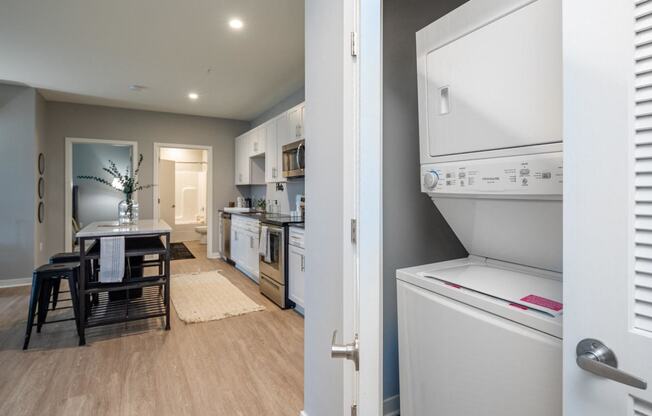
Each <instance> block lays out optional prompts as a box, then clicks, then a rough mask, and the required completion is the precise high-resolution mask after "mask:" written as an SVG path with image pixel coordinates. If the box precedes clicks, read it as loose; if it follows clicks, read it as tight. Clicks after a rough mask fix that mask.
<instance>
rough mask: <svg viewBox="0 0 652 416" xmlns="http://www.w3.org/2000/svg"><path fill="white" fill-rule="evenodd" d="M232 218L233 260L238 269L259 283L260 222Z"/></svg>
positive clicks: (245, 218) (241, 217)
mask: <svg viewBox="0 0 652 416" xmlns="http://www.w3.org/2000/svg"><path fill="white" fill-rule="evenodd" d="M232 218H233V221H232V226H231V260H233V261H234V262H235V264H236V266H237V268H238V269H240V270H241V271H242V272H244V273H245V274H246V275H247V276H249V277H250V278H251V279H252V280H254V281H255V282H256V283H258V279H259V275H260V267H259V263H258V245H259V242H260V222H259V221H258V220H254V219H251V218H247V217H244V216H235V215H234V216H233V217H232Z"/></svg>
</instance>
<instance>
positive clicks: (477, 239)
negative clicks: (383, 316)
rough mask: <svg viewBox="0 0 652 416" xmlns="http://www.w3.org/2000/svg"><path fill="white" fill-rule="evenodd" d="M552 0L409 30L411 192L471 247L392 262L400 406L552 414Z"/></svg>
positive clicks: (508, 0)
mask: <svg viewBox="0 0 652 416" xmlns="http://www.w3.org/2000/svg"><path fill="white" fill-rule="evenodd" d="M561 33H562V32H561V0H492V1H487V0H471V1H470V2H468V3H465V4H464V5H463V6H461V7H460V8H458V9H456V10H454V11H453V12H451V13H449V14H448V15H446V16H444V17H443V18H441V19H439V20H437V21H436V22H434V23H432V24H431V25H429V26H427V27H426V28H424V29H422V30H421V31H419V32H418V33H417V67H418V86H419V132H420V146H421V180H422V191H423V192H424V193H426V194H428V195H429V196H430V197H431V199H432V200H433V202H434V204H435V205H436V206H437V208H438V209H439V211H440V212H441V213H442V215H443V216H444V218H445V219H446V221H447V222H448V224H449V225H450V226H451V228H452V229H453V231H454V232H455V234H456V235H457V237H458V238H459V240H460V241H461V242H462V244H463V245H464V247H465V248H466V249H467V251H468V252H469V257H468V258H465V259H458V260H453V261H448V262H441V263H436V264H430V265H424V266H418V267H413V268H408V269H402V270H398V271H397V279H398V280H397V296H398V326H399V365H400V386H401V392H400V393H401V395H400V399H401V414H402V415H404V416H424V415H434V416H480V415H482V416H517V415H518V416H521V415H524V414H527V415H529V416H560V415H561V413H562V410H561V406H562V403H561V399H562V397H561V392H562V375H561V372H562V348H561V346H562V319H563V304H562V300H563V299H562V193H563V158H562V65H561V58H562V55H561Z"/></svg>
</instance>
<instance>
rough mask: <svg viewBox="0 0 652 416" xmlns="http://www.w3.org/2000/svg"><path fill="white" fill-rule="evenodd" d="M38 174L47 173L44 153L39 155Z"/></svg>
mask: <svg viewBox="0 0 652 416" xmlns="http://www.w3.org/2000/svg"><path fill="white" fill-rule="evenodd" d="M38 173H39V174H40V175H43V174H44V173H45V155H44V154H43V153H39V154H38Z"/></svg>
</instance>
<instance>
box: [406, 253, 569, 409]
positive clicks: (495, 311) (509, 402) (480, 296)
mask: <svg viewBox="0 0 652 416" xmlns="http://www.w3.org/2000/svg"><path fill="white" fill-rule="evenodd" d="M397 277H398V282H397V296H398V305H399V307H398V327H399V340H400V345H399V351H400V385H401V414H402V415H406V416H409V415H415V416H416V415H436V416H453V415H456V416H461V415H464V416H480V415H482V416H522V415H524V414H526V415H528V416H553V415H561V412H562V409H561V406H562V402H561V395H562V384H561V376H562V374H561V371H562V366H561V362H562V361H561V360H562V349H561V347H562V340H561V337H562V317H561V316H560V315H558V314H557V313H556V312H555V311H548V310H547V309H546V308H544V307H540V306H537V305H531V304H529V303H527V302H524V301H522V300H520V299H522V298H527V297H528V296H530V295H535V296H538V297H539V298H541V299H550V300H554V299H559V300H561V284H560V281H559V280H558V279H559V276H558V275H555V274H554V273H549V272H543V271H538V273H537V274H533V271H532V270H530V272H529V273H528V272H526V271H525V269H524V268H520V267H515V266H513V265H510V264H508V263H501V262H495V261H494V262H492V261H491V260H487V259H483V258H479V257H474V256H470V257H469V258H466V259H460V260H453V261H449V262H442V263H436V264H431V265H426V266H419V267H414V268H409V269H403V270H400V271H399V272H398V276H397ZM552 305H554V302H552V303H551V304H550V305H549V306H552ZM524 308H526V309H524Z"/></svg>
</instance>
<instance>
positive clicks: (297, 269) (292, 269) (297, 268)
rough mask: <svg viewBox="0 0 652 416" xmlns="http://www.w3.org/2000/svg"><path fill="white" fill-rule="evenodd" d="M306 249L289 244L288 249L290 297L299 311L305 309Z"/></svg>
mask: <svg viewBox="0 0 652 416" xmlns="http://www.w3.org/2000/svg"><path fill="white" fill-rule="evenodd" d="M305 263H306V251H305V249H303V248H299V247H294V246H289V250H288V273H289V276H288V280H289V281H288V284H289V287H288V297H289V298H290V300H291V301H292V302H294V303H296V305H297V306H296V308H297V310H298V311H299V312H301V313H303V311H304V301H303V296H304V293H305V280H306V278H305V266H306V264H305Z"/></svg>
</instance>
